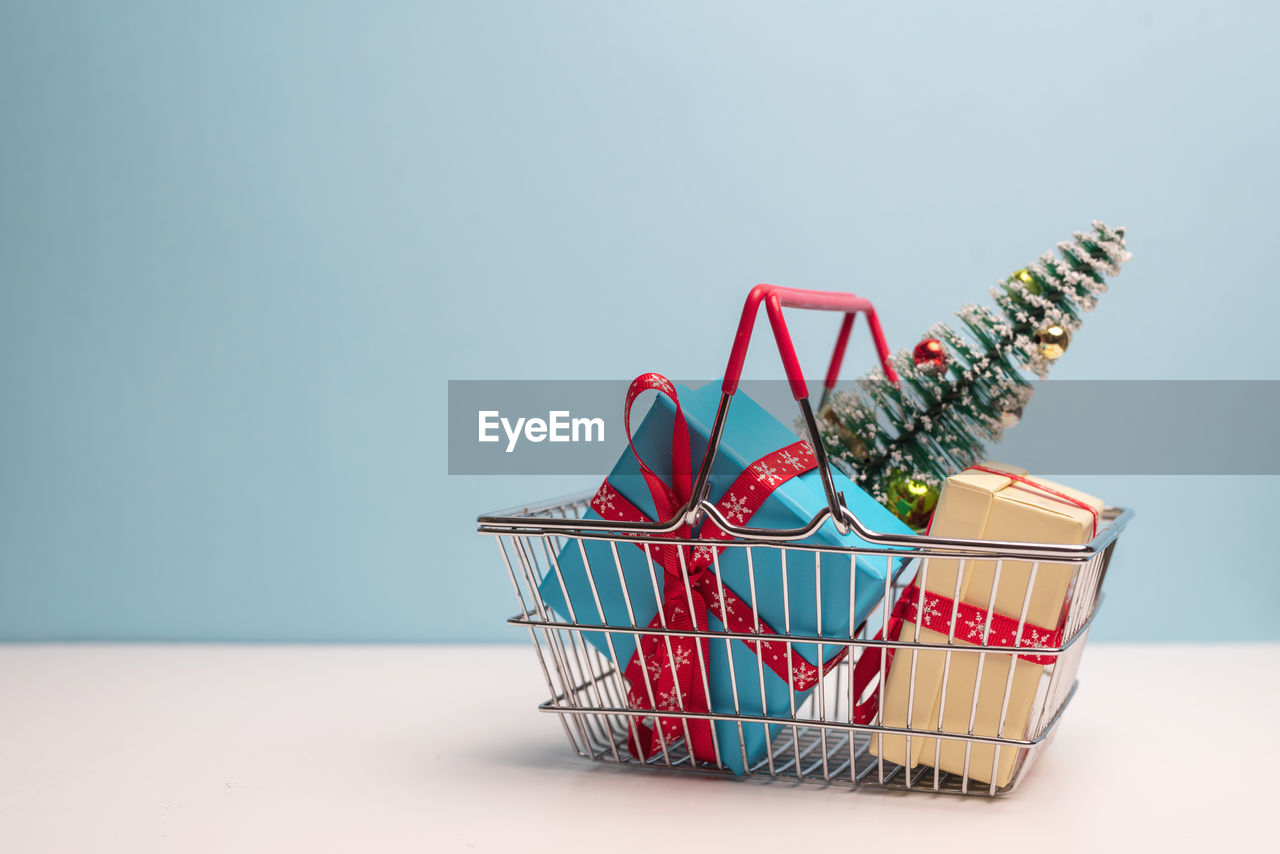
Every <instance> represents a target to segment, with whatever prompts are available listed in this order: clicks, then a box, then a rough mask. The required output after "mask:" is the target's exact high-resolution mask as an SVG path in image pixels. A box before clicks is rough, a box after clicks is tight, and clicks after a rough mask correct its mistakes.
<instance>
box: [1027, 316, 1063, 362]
mask: <svg viewBox="0 0 1280 854" xmlns="http://www.w3.org/2000/svg"><path fill="white" fill-rule="evenodd" d="M1032 340H1033V341H1035V342H1036V346H1037V347H1039V348H1040V355H1041V356H1044V357H1045V358H1046V359H1048V360H1049V361H1050V362H1052V361H1054V360H1055V359H1057V358H1059V357H1060V356H1061V355H1062V354H1063V353H1065V352H1067V345H1068V344H1070V343H1071V333H1070V332H1068V331H1067V330H1066V329H1065V328H1064V327H1062V326H1059V325H1058V324H1056V323H1055V324H1053V325H1052V326H1046V327H1044V328H1043V329H1040V330H1037V331H1036V334H1035V335H1034V336H1032Z"/></svg>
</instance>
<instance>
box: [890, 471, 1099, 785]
mask: <svg viewBox="0 0 1280 854" xmlns="http://www.w3.org/2000/svg"><path fill="white" fill-rule="evenodd" d="M978 469H987V471H981V470H978ZM1001 472H1005V473H1008V474H1011V475H1014V476H1016V477H1018V478H1020V479H1021V480H1018V479H1014V478H1013V477H1007V476H1005V475H1004V474H1002V473H1001ZM1024 481H1029V482H1024ZM1037 486H1038V487H1042V488H1037ZM1055 493H1056V494H1055ZM1102 509H1103V503H1102V502H1101V501H1099V500H1098V499H1097V498H1094V497H1093V496H1091V495H1086V494H1085V493H1083V492H1079V491H1078V490H1074V489H1070V488H1068V487H1065V486H1061V485H1059V484H1056V483H1052V482H1051V481H1046V480H1041V479H1039V478H1028V477H1027V471H1026V470H1025V469H1020V468H1017V467H1015V466H1008V465H1003V464H1000V463H983V464H982V465H981V466H979V467H975V468H974V469H968V470H965V471H963V472H961V473H960V474H957V475H953V476H951V477H950V478H948V479H947V482H946V484H945V485H944V486H943V489H942V495H941V497H940V498H939V499H938V508H937V510H936V511H935V513H934V516H933V522H932V524H931V525H930V528H929V534H930V535H931V536H938V537H955V538H963V539H975V540H1010V541H1018V542H1031V543H1058V544H1072V545H1076V544H1081V543H1086V542H1088V541H1089V540H1090V539H1092V538H1093V536H1094V534H1095V532H1096V527H1097V521H1098V514H1100V513H1101V511H1102ZM1078 567H1079V564H1064V563H1048V562H1040V564H1039V566H1038V568H1037V570H1036V573H1035V581H1034V586H1033V588H1032V589H1031V591H1030V593H1029V595H1028V590H1027V584H1028V582H1029V580H1030V579H1031V569H1032V562H1030V561H1016V560H1004V561H1002V562H1001V564H1000V575H999V583H998V585H996V587H995V590H994V593H995V598H994V606H993V607H991V610H992V611H993V612H994V614H996V615H1003V616H1004V617H1007V618H1010V619H1011V620H1013V621H1017V620H1019V619H1020V618H1021V616H1022V612H1023V604H1024V600H1025V603H1026V618H1025V625H1024V632H1023V635H1022V641H1023V643H1022V645H1023V646H1025V645H1027V644H1028V643H1031V644H1034V643H1036V642H1037V639H1038V638H1039V637H1040V635H1041V631H1040V630H1041V629H1049V630H1055V629H1056V628H1057V627H1058V626H1059V624H1060V623H1061V621H1062V618H1063V615H1064V611H1065V609H1066V605H1067V602H1068V598H1069V595H1070V592H1071V585H1072V583H1073V581H1074V578H1075V573H1076V571H1077V569H1078ZM959 569H960V561H959V560H956V559H952V558H946V559H940V558H931V559H927V560H925V561H924V564H923V566H922V567H921V570H920V573H919V574H918V575H917V577H916V584H918V585H920V586H921V587H923V589H924V591H925V596H924V600H925V607H929V608H934V609H936V607H937V603H938V601H939V599H945V600H946V602H947V605H946V607H945V608H944V609H943V610H946V611H947V612H948V613H946V614H945V615H943V616H942V619H944V620H945V621H946V625H943V626H938V625H937V622H936V620H935V619H925V620H923V622H925V623H927V624H928V623H933V624H934V625H935V627H939V628H945V627H947V625H949V623H950V616H951V615H950V610H951V608H950V602H951V601H952V597H956V595H957V583H956V582H957V574H958V573H959ZM961 575H962V577H961V578H960V584H959V588H958V589H959V596H958V598H959V601H960V603H961V604H962V605H972V606H975V607H976V608H979V609H982V611H983V614H984V615H985V611H986V609H987V608H988V607H989V606H991V605H992V601H993V600H992V592H993V591H992V587H993V584H994V583H995V581H996V561H995V560H966V561H964V571H963V573H961ZM930 594H932V595H933V596H936V597H938V599H933V598H931V596H930ZM917 601H918V599H917ZM965 611H967V612H968V613H969V616H970V619H969V621H968V623H967V624H966V622H965V621H964V619H963V615H958V616H957V620H956V622H957V625H956V626H955V627H954V630H953V632H951V633H950V634H954V639H953V640H952V644H953V646H955V647H965V646H972V645H973V644H974V643H975V642H979V641H981V639H982V632H983V630H984V627H985V621H975V620H974V619H973V617H974V614H973V612H972V611H971V610H970V609H967V608H966V609H965ZM918 613H920V612H918V611H917V607H916V605H914V604H912V605H910V606H909V607H907V608H905V614H904V615H903V618H902V619H903V623H902V626H901V629H900V631H899V632H898V634H897V638H896V639H897V640H903V641H916V642H920V643H934V644H946V643H948V637H949V633H948V632H946V631H935V630H934V629H931V628H926V627H925V626H917V625H916V623H915V620H916V619H917V616H918ZM936 616H937V615H936V614H935V617H936ZM1004 624H1005V625H1006V626H1007V625H1008V622H1007V621H1004ZM1033 631H1034V632H1036V634H1035V635H1032V634H1031V632H1033ZM1010 643H1012V642H1011V641H1010ZM1040 645H1042V646H1044V645H1046V644H1040ZM946 657H947V653H946V652H945V651H942V650H918V651H915V653H914V655H913V652H912V651H910V650H899V651H898V653H897V654H896V655H894V657H893V661H892V663H891V665H890V667H889V674H888V678H887V680H886V682H885V686H884V689H883V693H882V705H883V723H884V725H885V726H888V727H908V715H909V717H910V724H909V728H910V729H913V730H921V731H925V730H933V731H935V732H936V731H938V718H939V709H940V707H943V705H944V703H945V707H944V708H941V711H942V716H941V717H942V731H943V732H948V733H956V734H966V733H968V732H969V731H970V721H971V719H972V732H973V734H974V735H981V736H1001V737H1004V738H1024V737H1026V734H1027V731H1028V725H1029V724H1032V723H1035V722H1033V721H1031V720H1030V718H1031V712H1032V710H1033V708H1034V707H1035V706H1036V697H1037V693H1038V692H1039V691H1040V690H1041V679H1042V676H1045V675H1046V674H1045V670H1046V665H1045V664H1038V663H1035V662H1033V661H1028V660H1027V659H1026V658H1023V657H1019V656H1017V655H1006V654H1000V653H990V652H989V653H987V655H986V656H985V660H984V661H983V662H982V670H981V681H980V683H978V667H979V659H980V658H982V656H981V655H980V654H979V653H976V652H960V651H958V650H953V651H952V652H951V661H950V665H949V666H948V665H947V662H946ZM913 659H914V661H913ZM1010 664H1012V665H1013V679H1012V682H1011V684H1010V689H1009V701H1008V706H1007V708H1006V707H1005V704H1004V695H1005V685H1006V681H1007V680H1008V677H1009V667H1010ZM913 668H914V672H915V678H914V685H915V692H914V696H912V695H911V687H912V670H913ZM944 669H945V683H946V685H945V692H944V690H943V689H944V685H943V682H944ZM975 683H978V684H977V691H976V692H975V690H974V686H975ZM944 694H945V699H944ZM908 706H910V711H909V712H908ZM1002 710H1003V714H1004V727H1003V732H1001V727H1000V718H1001V714H1002ZM909 741H910V756H909V757H908V738H907V737H906V736H901V735H885V736H883V742H881V741H880V738H879V737H877V738H873V739H872V740H871V752H872V753H873V754H874V755H877V756H879V755H883V757H884V759H885V760H887V761H891V762H896V763H898V764H900V765H908V766H910V767H913V768H914V767H915V766H916V765H919V764H925V765H929V766H934V767H937V768H938V769H939V770H941V771H946V772H952V773H956V774H964V773H965V772H966V761H965V760H966V756H965V754H966V742H964V741H962V740H958V739H946V738H943V739H935V738H928V737H924V736H911V737H910V739H909ZM995 750H996V747H995V746H994V745H991V744H982V743H971V745H970V746H969V751H968V764H967V772H968V776H969V778H970V779H972V780H976V781H980V782H983V783H990V782H992V779H993V777H994V779H995V782H996V785H997V786H1005V785H1007V784H1008V782H1009V780H1010V779H1011V777H1012V775H1013V769H1014V764H1015V762H1016V761H1017V758H1018V754H1019V753H1020V751H1019V750H1017V749H1013V748H1010V747H1007V746H1006V747H1002V748H1001V749H1000V755H999V758H998V762H997V759H996V756H995ZM908 759H909V761H908Z"/></svg>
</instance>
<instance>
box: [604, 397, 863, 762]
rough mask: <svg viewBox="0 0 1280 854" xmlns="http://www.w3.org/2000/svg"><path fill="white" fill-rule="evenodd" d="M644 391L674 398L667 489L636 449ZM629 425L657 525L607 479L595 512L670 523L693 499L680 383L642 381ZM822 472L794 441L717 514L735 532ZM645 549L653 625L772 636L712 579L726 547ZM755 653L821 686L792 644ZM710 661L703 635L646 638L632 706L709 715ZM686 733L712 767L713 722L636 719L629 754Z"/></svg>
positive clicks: (641, 754) (754, 467) (796, 683)
mask: <svg viewBox="0 0 1280 854" xmlns="http://www.w3.org/2000/svg"><path fill="white" fill-rule="evenodd" d="M645 391H656V392H658V393H659V394H664V395H666V396H667V397H668V398H670V399H671V402H672V403H673V404H674V406H675V418H674V422H673V424H672V436H671V482H670V483H669V484H668V483H667V482H666V481H665V480H663V479H662V477H660V476H659V475H658V474H656V473H655V472H654V471H653V470H652V469H650V468H649V466H648V465H647V464H646V463H645V461H644V460H643V459H642V458H641V457H640V454H639V453H638V452H637V451H636V447H635V444H634V442H633V441H632V438H631V407H632V405H633V404H634V403H635V400H636V398H637V397H639V396H640V394H641V393H643V392H645ZM623 420H624V423H625V425H626V430H627V443H628V445H629V446H630V448H631V453H632V454H633V455H634V456H635V458H636V461H637V462H638V463H639V466H640V473H641V475H643V477H644V480H645V484H646V485H647V486H648V488H649V493H650V494H651V495H652V496H653V504H654V509H655V511H656V513H657V516H658V518H657V519H656V520H655V519H650V518H648V516H646V515H645V514H644V513H643V512H642V511H641V510H639V509H638V508H637V507H636V506H635V505H634V504H632V503H631V502H630V501H628V500H627V499H626V498H624V497H623V496H622V495H621V494H620V493H619V492H618V491H617V490H616V489H614V488H612V487H611V486H610V485H609V482H608V481H607V480H606V481H605V482H604V483H603V484H602V485H601V486H600V489H599V490H598V491H597V492H596V494H595V497H594V498H592V500H591V507H592V509H593V510H595V511H596V513H597V514H598V515H599V516H600V517H601V518H604V519H609V520H614V521H626V522H636V521H645V522H654V521H657V522H667V521H670V520H671V519H673V518H675V515H676V513H678V512H680V511H681V510H683V509H684V506H685V505H686V504H687V503H688V501H689V498H690V496H691V494H692V489H693V486H692V482H693V478H692V459H691V452H690V444H689V427H688V424H687V422H686V421H685V418H684V413H683V411H682V410H681V408H680V399H679V397H678V396H677V394H676V390H675V386H673V385H672V384H671V381H670V380H668V379H667V378H666V377H664V376H662V375H661V374H654V373H649V374H641V375H640V376H639V377H636V379H635V380H633V381H632V383H631V386H630V387H629V388H628V389H627V399H626V406H625V409H624V413H623ZM816 465H817V459H816V457H815V456H814V453H813V449H812V448H810V447H809V444H808V443H807V442H804V441H799V442H795V443H793V444H791V445H788V446H786V447H785V448H780V449H779V450H777V451H774V452H773V453H771V454H766V455H765V456H764V457H761V458H760V459H759V460H756V461H755V462H754V463H752V464H751V465H749V466H747V467H746V468H745V469H744V470H743V472H742V473H741V474H740V475H739V476H738V478H737V479H736V480H735V481H734V483H733V485H732V486H730V487H729V489H728V490H727V491H726V492H725V494H724V497H723V498H721V500H720V501H719V502H717V505H716V506H717V508H718V509H719V510H720V512H721V514H722V515H723V516H724V517H725V518H726V519H728V520H729V521H730V522H732V523H733V524H735V525H744V524H746V522H747V520H749V519H750V518H751V517H752V515H754V514H755V512H756V511H757V510H758V509H759V508H760V506H761V505H763V504H764V502H765V500H766V499H767V498H768V497H769V495H770V494H772V493H773V491H774V489H776V488H777V487H778V486H779V485H781V484H782V483H784V482H786V481H787V480H789V479H791V478H793V477H796V476H798V475H801V474H804V473H805V472H807V471H810V470H812V469H813V468H814V467H815V466H816ZM663 536H667V537H673V538H680V539H704V540H727V539H731V538H732V535H731V534H728V533H727V532H725V531H724V530H722V529H721V528H720V527H719V526H717V525H715V524H711V523H704V524H703V525H701V526H700V529H699V530H698V531H697V532H696V533H695V532H693V531H692V530H691V528H690V526H689V525H681V526H680V527H678V528H676V529H675V530H674V531H672V532H670V533H668V534H665V535H663ZM636 545H637V546H638V547H640V548H641V549H645V550H646V551H648V552H649V553H650V554H651V555H652V557H653V559H654V561H655V562H656V563H658V564H659V565H660V566H661V567H662V568H663V585H662V602H661V604H660V607H659V609H658V613H657V614H656V615H655V616H654V618H653V620H652V621H650V623H649V627H650V628H662V629H666V630H668V631H671V632H677V633H678V632H682V631H697V632H705V631H707V630H708V627H709V625H710V622H709V620H710V617H712V616H715V617H716V618H717V619H719V620H720V622H721V623H722V624H723V625H724V627H725V628H726V629H727V630H728V631H731V632H738V633H744V634H745V633H752V634H759V635H774V634H776V632H774V630H773V629H772V628H771V627H770V626H769V625H768V624H767V623H765V622H764V621H763V620H761V619H760V617H759V615H758V614H756V613H755V611H754V610H753V609H752V608H751V606H750V605H748V604H747V603H746V602H744V601H743V600H742V599H741V598H740V597H739V596H738V595H737V594H736V593H734V591H733V590H731V589H729V588H728V587H727V586H725V585H724V583H723V581H722V580H721V579H720V577H719V576H718V575H717V574H716V573H715V570H714V564H715V557H716V556H717V555H718V554H719V553H720V552H721V551H723V549H724V547H723V546H714V545H711V544H710V543H707V544H704V545H698V546H689V545H675V544H672V545H658V546H648V547H646V545H645V544H644V543H637V544H636ZM742 642H743V643H745V644H746V645H747V646H748V648H750V649H751V651H752V652H755V653H757V654H758V655H759V656H760V658H761V661H762V662H763V663H764V665H765V666H767V667H769V669H771V670H772V671H773V672H774V673H776V674H777V675H778V676H779V677H780V678H782V679H783V680H785V681H786V682H787V683H788V684H790V685H791V687H792V688H793V689H795V690H797V691H807V690H808V689H810V688H812V687H813V686H814V685H816V684H817V683H818V679H819V678H820V672H819V668H818V667H816V666H814V665H812V664H810V663H809V662H808V661H806V660H805V659H804V658H802V657H800V656H799V655H797V654H795V653H794V652H793V651H792V649H791V645H790V644H788V643H785V642H782V641H767V640H761V641H754V640H745V639H744V640H743V641H742ZM844 654H845V650H843V649H842V650H841V652H840V653H839V654H838V655H836V656H834V657H833V658H832V659H831V660H830V661H828V662H826V663H825V664H823V665H822V668H821V675H825V674H826V673H827V672H828V671H829V670H830V669H831V668H832V667H834V666H835V665H836V664H838V663H839V662H840V661H841V660H842V659H843V657H844ZM709 657H710V649H709V642H708V639H707V638H699V637H694V636H692V635H681V634H669V635H641V636H640V638H639V642H638V643H637V644H636V652H635V655H633V656H632V658H631V661H630V663H629V664H628V665H627V667H626V669H625V671H624V672H623V677H624V678H625V680H626V683H627V702H628V703H629V704H630V706H631V707H632V708H633V709H637V710H641V711H656V712H661V711H682V712H691V713H701V714H705V713H707V712H709V711H710V702H709V699H708V696H707V694H708V691H709V681H708V669H707V662H708V660H709ZM682 734H683V735H684V737H685V739H686V742H687V744H688V746H689V750H690V752H691V753H692V754H693V756H694V758H695V759H698V760H702V761H709V762H714V761H715V760H716V743H715V733H714V731H713V730H712V728H711V725H710V723H709V722H708V721H707V720H704V719H701V718H673V717H663V716H658V717H657V718H656V726H653V727H651V726H648V725H647V724H646V723H645V718H643V717H642V718H639V719H637V720H635V721H634V722H633V726H632V733H631V737H630V738H629V740H628V746H629V748H630V750H631V752H632V754H633V755H635V756H636V757H638V758H642V759H643V758H647V757H649V756H652V755H653V754H654V753H656V752H658V751H659V750H661V749H662V744H663V741H664V739H665V740H672V741H673V740H675V739H678V738H679V737H680V735H682Z"/></svg>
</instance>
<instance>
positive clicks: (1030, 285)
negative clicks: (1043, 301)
mask: <svg viewBox="0 0 1280 854" xmlns="http://www.w3.org/2000/svg"><path fill="white" fill-rule="evenodd" d="M1005 281H1006V282H1008V284H1009V285H1014V284H1021V285H1022V289H1023V290H1024V291H1026V292H1027V293H1029V294H1031V295H1032V296H1039V295H1040V292H1041V291H1042V290H1043V288H1042V287H1041V286H1040V282H1039V281H1038V280H1037V279H1036V277H1035V276H1033V275H1032V274H1031V271H1030V270H1028V269H1027V268H1026V267H1023V268H1022V269H1021V270H1016V271H1014V273H1013V274H1012V275H1010V276H1009V278H1008V279H1006V280H1005ZM1014 299H1015V300H1016V301H1017V302H1018V303H1020V304H1021V303H1024V302H1025V300H1023V299H1022V297H1021V295H1020V294H1016V293H1015V295H1014Z"/></svg>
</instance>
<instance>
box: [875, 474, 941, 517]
mask: <svg viewBox="0 0 1280 854" xmlns="http://www.w3.org/2000/svg"><path fill="white" fill-rule="evenodd" d="M938 492H939V490H938V487H936V486H934V485H932V484H929V483H925V482H924V481H922V480H916V479H915V478H913V477H911V476H910V475H908V474H907V473H906V472H905V471H902V470H901V469H898V470H895V471H894V472H892V473H891V474H890V475H889V479H888V481H886V482H885V496H886V498H887V499H888V500H887V501H886V505H887V506H888V508H889V510H890V511H891V512H892V513H893V515H895V516H897V517H898V518H899V519H901V520H902V521H903V522H906V523H907V525H909V526H910V527H911V529H912V530H914V531H917V532H918V531H923V530H924V529H925V528H926V527H928V525H929V519H930V518H932V517H933V511H934V508H936V507H937V506H938Z"/></svg>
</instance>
